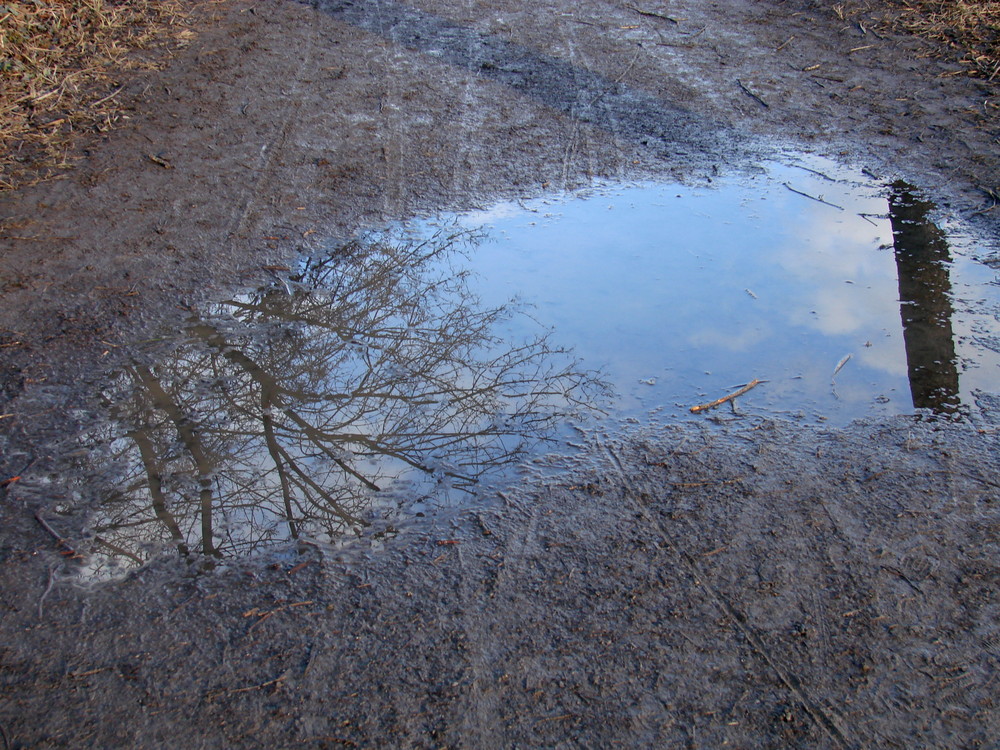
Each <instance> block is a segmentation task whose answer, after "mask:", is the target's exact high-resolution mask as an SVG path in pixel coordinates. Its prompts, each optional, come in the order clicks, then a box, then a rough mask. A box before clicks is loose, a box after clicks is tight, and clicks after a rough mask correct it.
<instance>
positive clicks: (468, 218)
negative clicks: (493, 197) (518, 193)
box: [458, 201, 526, 229]
mask: <svg viewBox="0 0 1000 750" xmlns="http://www.w3.org/2000/svg"><path fill="white" fill-rule="evenodd" d="M524 213H526V211H525V209H524V208H522V207H521V206H520V205H519V204H517V203H514V202H513V201H508V202H506V203H498V204H496V205H495V206H491V207H490V208H485V209H481V210H479V211H469V212H468V213H465V214H461V215H460V216H459V217H458V223H459V225H460V226H463V227H465V228H467V229H478V228H479V227H483V226H487V225H490V224H495V223H496V222H498V221H501V220H503V219H511V218H514V217H516V216H521V215H522V214H524Z"/></svg>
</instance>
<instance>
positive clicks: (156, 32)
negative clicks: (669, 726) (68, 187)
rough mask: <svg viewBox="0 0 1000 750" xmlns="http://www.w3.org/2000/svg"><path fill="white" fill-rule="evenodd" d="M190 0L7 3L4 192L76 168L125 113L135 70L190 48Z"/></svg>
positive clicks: (2, 57)
mask: <svg viewBox="0 0 1000 750" xmlns="http://www.w3.org/2000/svg"><path fill="white" fill-rule="evenodd" d="M193 5H194V3H193V2H191V0H161V1H155V0H0V191H2V190H9V189H13V188H16V187H20V186H23V185H26V184H29V183H32V182H37V181H39V180H42V179H45V178H46V177H51V176H52V175H54V174H58V173H60V172H61V171H62V170H64V169H65V168H66V167H67V166H70V163H71V161H72V159H71V158H70V157H69V156H68V154H70V153H72V147H73V145H74V144H75V143H76V141H77V139H78V137H79V136H80V134H81V133H84V132H88V131H89V132H94V131H102V130H107V129H110V128H111V127H113V126H114V124H115V123H116V122H117V121H119V120H120V119H121V118H122V117H123V116H124V105H123V104H122V103H121V102H120V98H124V97H119V94H120V92H121V90H122V86H123V85H124V82H125V80H126V79H127V75H128V73H129V72H130V71H135V70H143V69H146V70H148V69H152V68H155V67H156V66H157V62H156V60H157V59H162V55H161V54H158V53H160V52H162V51H163V50H164V49H169V48H170V47H172V46H177V45H183V44H185V43H186V42H187V41H188V40H189V38H190V37H191V36H193V34H192V32H191V31H190V30H189V29H188V28H187V27H186V26H185V25H184V21H185V19H186V18H187V16H188V14H189V11H190V10H191V8H192V7H193Z"/></svg>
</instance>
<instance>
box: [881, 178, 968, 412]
mask: <svg viewBox="0 0 1000 750" xmlns="http://www.w3.org/2000/svg"><path fill="white" fill-rule="evenodd" d="M911 191H912V188H911V187H910V186H909V185H907V184H906V183H905V182H896V183H894V184H893V186H892V193H891V195H890V197H889V219H890V221H891V223H892V235H893V244H894V245H895V254H896V268H897V272H898V275H899V305H900V316H901V317H902V320H903V342H904V344H905V346H906V362H907V369H908V371H909V379H910V393H911V396H912V398H913V405H914V406H915V407H916V408H918V409H933V410H934V411H939V412H952V411H954V410H955V408H956V407H957V406H958V405H959V397H958V368H957V364H956V359H955V336H954V333H953V331H952V327H951V316H952V313H953V312H954V311H953V309H952V304H951V278H950V276H949V264H950V262H951V255H950V253H949V250H948V242H947V240H946V239H945V236H944V233H943V232H942V231H941V230H940V229H938V227H937V226H935V225H934V223H933V222H932V221H931V220H930V218H929V214H930V211H931V209H933V207H934V206H933V204H931V203H928V202H926V201H921V200H919V199H918V198H916V197H915V196H914V195H913V193H912V192H911Z"/></svg>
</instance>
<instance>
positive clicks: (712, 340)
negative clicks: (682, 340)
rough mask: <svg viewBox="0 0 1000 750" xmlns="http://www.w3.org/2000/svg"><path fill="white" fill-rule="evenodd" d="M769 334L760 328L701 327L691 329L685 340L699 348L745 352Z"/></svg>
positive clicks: (757, 344) (761, 341)
mask: <svg viewBox="0 0 1000 750" xmlns="http://www.w3.org/2000/svg"><path fill="white" fill-rule="evenodd" d="M769 336H770V332H768V331H765V330H763V329H761V328H745V329H743V330H732V329H722V328H702V329H699V330H697V331H693V332H692V333H691V335H690V336H689V337H688V339H687V340H688V343H689V344H691V345H692V346H696V347H698V348H701V349H704V348H707V347H717V348H719V349H725V350H726V351H730V352H747V351H750V350H751V349H753V348H755V347H757V346H759V345H760V344H762V343H763V342H764V341H766V340H767V339H768V338H769Z"/></svg>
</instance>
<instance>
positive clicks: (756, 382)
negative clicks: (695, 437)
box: [691, 378, 764, 414]
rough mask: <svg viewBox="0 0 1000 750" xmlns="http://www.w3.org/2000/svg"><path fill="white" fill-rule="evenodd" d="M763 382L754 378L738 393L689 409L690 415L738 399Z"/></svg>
mask: <svg viewBox="0 0 1000 750" xmlns="http://www.w3.org/2000/svg"><path fill="white" fill-rule="evenodd" d="M763 382H764V381H763V380H759V379H758V378H754V379H753V380H751V381H750V382H749V383H747V384H746V385H745V386H743V387H742V388H740V389H739V390H738V391H735V392H733V393H730V394H729V395H728V396H723V397H722V398H717V399H715V401H710V402H709V403H707V404H700V405H698V406H692V407H691V411H692V413H694V414H697V413H698V412H700V411H706V410H707V409H714V408H715V407H716V406H719V405H721V404H724V403H726V402H727V401H732V400H733V399H734V398H739V397H740V396H742V395H743V394H744V393H746V392H747V391H749V390H750V389H751V388H756V387H757V386H758V385H760V384H761V383H763Z"/></svg>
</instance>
